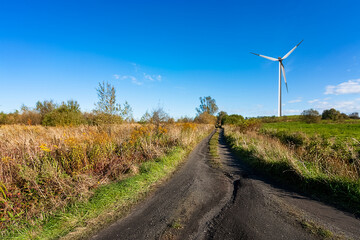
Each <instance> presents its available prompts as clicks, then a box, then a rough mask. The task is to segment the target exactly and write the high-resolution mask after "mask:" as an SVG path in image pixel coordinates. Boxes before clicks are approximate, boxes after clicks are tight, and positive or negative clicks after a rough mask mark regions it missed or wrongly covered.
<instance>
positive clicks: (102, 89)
mask: <svg viewBox="0 0 360 240" xmlns="http://www.w3.org/2000/svg"><path fill="white" fill-rule="evenodd" d="M96 91H97V94H98V98H99V101H98V102H97V103H96V104H95V106H96V110H95V111H97V112H99V113H104V114H109V115H115V114H116V113H118V112H119V110H120V106H119V105H118V104H117V103H116V90H115V87H114V86H112V85H111V84H110V83H108V82H106V84H105V82H102V83H99V86H98V88H97V89H96Z"/></svg>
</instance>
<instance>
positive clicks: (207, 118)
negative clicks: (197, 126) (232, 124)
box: [194, 112, 217, 125]
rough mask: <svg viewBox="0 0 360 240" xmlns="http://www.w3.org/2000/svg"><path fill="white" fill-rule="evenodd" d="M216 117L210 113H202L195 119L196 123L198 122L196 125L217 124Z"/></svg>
mask: <svg viewBox="0 0 360 240" xmlns="http://www.w3.org/2000/svg"><path fill="white" fill-rule="evenodd" d="M216 120H217V119H216V117H215V116H213V115H211V114H209V113H207V112H204V113H201V114H199V115H198V116H197V117H196V118H195V120H194V122H196V123H204V124H214V125H215V124H216Z"/></svg>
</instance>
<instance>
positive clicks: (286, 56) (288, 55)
mask: <svg viewBox="0 0 360 240" xmlns="http://www.w3.org/2000/svg"><path fill="white" fill-rule="evenodd" d="M302 41H304V40H301V42H299V43H298V44H297V45H296V46H295V47H294V48H293V49H291V50H290V51H289V52H288V53H287V54H286V55H285V56H283V58H282V59H285V58H287V57H288V56H289V55H290V54H291V53H292V52H293V51H294V50H295V49H296V48H297V47H298V46H299V45H300V43H302Z"/></svg>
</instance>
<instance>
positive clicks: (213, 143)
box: [209, 129, 221, 168]
mask: <svg viewBox="0 0 360 240" xmlns="http://www.w3.org/2000/svg"><path fill="white" fill-rule="evenodd" d="M218 143H219V130H218V129H216V132H215V133H214V135H213V136H212V137H211V139H210V141H209V153H210V156H211V160H210V162H211V164H212V166H213V167H216V168H218V167H221V162H220V156H219V152H218Z"/></svg>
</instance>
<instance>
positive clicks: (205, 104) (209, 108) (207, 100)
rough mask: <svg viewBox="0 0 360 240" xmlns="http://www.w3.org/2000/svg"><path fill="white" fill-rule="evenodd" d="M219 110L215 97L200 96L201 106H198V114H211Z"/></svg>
mask: <svg viewBox="0 0 360 240" xmlns="http://www.w3.org/2000/svg"><path fill="white" fill-rule="evenodd" d="M218 110H219V108H218V106H217V105H216V101H215V99H213V98H211V97H210V96H208V97H203V98H202V97H200V106H199V108H196V111H197V112H198V115H200V114H202V113H208V114H210V115H214V114H215V113H216V112H217V111H218Z"/></svg>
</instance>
